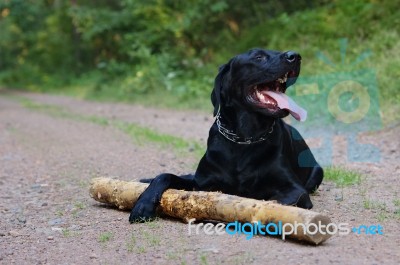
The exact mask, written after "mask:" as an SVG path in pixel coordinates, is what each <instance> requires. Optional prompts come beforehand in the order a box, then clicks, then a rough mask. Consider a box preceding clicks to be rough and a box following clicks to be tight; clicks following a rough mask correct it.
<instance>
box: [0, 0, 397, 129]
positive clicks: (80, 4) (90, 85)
mask: <svg viewBox="0 0 400 265" xmlns="http://www.w3.org/2000/svg"><path fill="white" fill-rule="evenodd" d="M397 4H398V3H397V2H396V1H391V0H358V1H352V2H349V1H344V0H335V1H327V0H311V1H306V0H298V1H294V0H286V1H272V0H269V1H256V0H248V1H234V0H186V1H182V0H118V1H117V0H1V1H0V84H2V85H3V86H8V87H13V88H25V89H30V90H34V91H51V92H57V93H58V92H62V93H69V94H73V95H77V96H81V97H89V98H97V99H106V100H129V101H142V102H143V101H144V102H152V103H153V104H157V105H162V106H165V105H173V106H185V107H187V106H190V107H201V106H204V105H206V106H209V105H210V104H209V103H208V98H209V94H210V91H211V88H212V84H213V79H214V76H215V74H216V71H217V69H218V66H219V65H220V64H222V63H224V62H226V61H227V60H228V59H229V58H230V57H232V56H233V55H234V54H237V53H240V52H243V51H246V50H248V49H249V48H252V47H265V48H268V49H276V50H289V49H291V50H297V51H299V52H300V53H301V54H302V57H303V59H304V60H303V68H302V73H303V74H305V75H316V74H319V73H329V72H332V71H338V69H337V68H336V69H333V68H332V67H331V66H330V65H328V64H326V63H324V62H322V61H321V60H318V58H317V57H316V53H317V52H323V53H324V54H325V55H326V56H327V57H328V58H329V59H330V60H331V61H332V62H340V61H341V55H340V49H339V46H338V40H339V39H340V38H347V39H348V41H349V45H348V50H347V57H346V58H345V63H344V64H340V67H341V69H339V70H344V71H351V70H355V69H358V68H363V67H364V68H365V67H367V68H373V69H375V70H376V71H377V75H378V83H379V88H380V91H381V102H382V103H383V104H382V106H383V116H384V119H386V121H388V122H390V121H393V120H397V119H398V118H399V117H400V116H399V113H400V106H399V105H400V104H399V103H398V102H400V95H399V93H398V85H397V82H396V80H397V79H398V78H399V77H400V67H399V65H400V64H399V62H400V55H398V51H399V48H400V41H399V40H400V37H399V29H400V11H399V9H398V7H397ZM365 50H371V51H372V56H370V57H369V58H367V59H366V60H365V61H363V62H361V63H360V64H351V62H353V61H354V60H355V58H357V56H358V55H359V54H360V53H361V52H363V51H365ZM350 65H351V66H350ZM206 101H207V104H205V102H206ZM182 102H185V104H186V105H185V104H182ZM203 108H204V107H203Z"/></svg>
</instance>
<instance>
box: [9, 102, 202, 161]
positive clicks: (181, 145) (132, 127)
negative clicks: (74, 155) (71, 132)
mask: <svg viewBox="0 0 400 265" xmlns="http://www.w3.org/2000/svg"><path fill="white" fill-rule="evenodd" d="M14 99H17V100H18V101H19V102H20V103H21V105H22V106H24V107H25V108H28V109H30V110H35V111H39V112H43V113H46V114H48V115H51V116H53V117H58V118H64V119H71V120H75V121H81V122H89V123H93V124H97V125H100V126H110V127H113V128H117V129H119V130H121V131H123V132H124V133H126V134H127V135H129V136H130V138H131V139H132V140H133V141H134V142H135V143H136V144H139V145H141V144H155V145H156V146H158V147H159V148H164V149H165V148H171V149H172V150H173V151H174V152H175V153H177V154H178V155H183V154H184V153H187V152H190V153H193V154H194V155H195V156H196V158H198V159H200V157H201V156H202V155H203V154H204V151H205V147H204V146H203V145H202V144H200V143H198V142H196V141H189V140H185V139H183V138H180V137H176V136H172V135H169V134H164V133H160V132H157V131H155V130H152V129H149V128H147V127H143V126H139V125H137V124H134V123H128V122H123V121H118V120H110V119H107V118H104V117H99V116H87V115H81V114H78V113H72V112H69V111H67V110H65V109H64V108H62V107H60V106H55V105H48V104H40V103H37V102H33V101H31V100H29V99H27V98H24V97H14Z"/></svg>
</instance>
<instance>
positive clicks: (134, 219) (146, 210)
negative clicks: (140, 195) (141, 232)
mask: <svg viewBox="0 0 400 265" xmlns="http://www.w3.org/2000/svg"><path fill="white" fill-rule="evenodd" d="M155 208H156V206H155V205H154V204H153V203H151V202H147V203H146V202H141V201H140V200H139V201H137V202H136V204H135V207H133V209H132V211H131V214H130V215H129V222H130V223H144V222H148V221H151V220H154V219H155V217H156V209H155Z"/></svg>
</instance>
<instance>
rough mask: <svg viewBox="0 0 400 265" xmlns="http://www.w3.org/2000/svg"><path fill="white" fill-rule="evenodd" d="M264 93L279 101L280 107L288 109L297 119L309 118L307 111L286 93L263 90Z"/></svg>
mask: <svg viewBox="0 0 400 265" xmlns="http://www.w3.org/2000/svg"><path fill="white" fill-rule="evenodd" d="M263 93H265V94H267V95H268V96H270V97H271V98H273V99H275V101H276V102H277V103H278V107H279V108H281V109H287V110H288V111H289V112H290V114H291V115H292V116H293V117H294V118H295V119H296V120H298V121H305V120H306V119H307V111H306V110H305V109H303V108H302V107H300V106H299V105H297V104H296V102H294V101H293V100H292V99H291V98H290V97H288V96H287V95H286V94H284V93H277V92H273V91H263Z"/></svg>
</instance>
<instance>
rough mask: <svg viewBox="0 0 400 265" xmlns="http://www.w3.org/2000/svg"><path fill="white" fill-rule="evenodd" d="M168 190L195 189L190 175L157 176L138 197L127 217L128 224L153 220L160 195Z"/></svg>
mask: <svg viewBox="0 0 400 265" xmlns="http://www.w3.org/2000/svg"><path fill="white" fill-rule="evenodd" d="M170 188H173V189H184V190H192V189H194V188H196V183H195V182H194V180H193V176H192V175H184V176H176V175H174V174H167V173H164V174H161V175H158V176H157V177H155V178H154V179H153V180H152V181H151V182H150V185H149V186H148V187H147V189H146V190H145V191H144V192H143V193H142V194H141V195H140V196H139V198H138V200H137V202H136V203H135V205H134V207H133V209H132V211H131V214H130V216H129V222H131V223H141V222H146V221H151V220H152V219H154V218H155V217H156V209H157V206H158V205H159V204H160V200H161V196H162V194H163V193H164V191H166V190H167V189H170Z"/></svg>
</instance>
